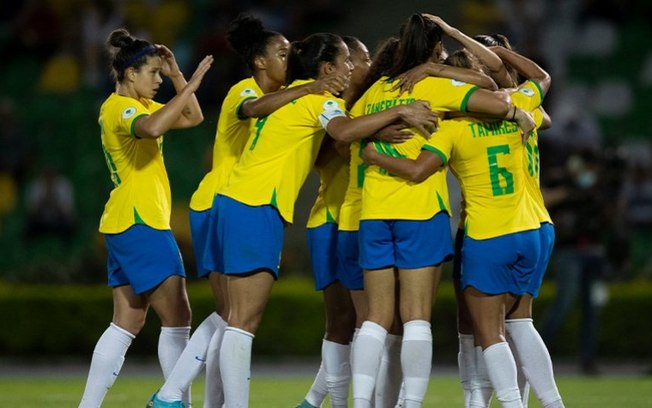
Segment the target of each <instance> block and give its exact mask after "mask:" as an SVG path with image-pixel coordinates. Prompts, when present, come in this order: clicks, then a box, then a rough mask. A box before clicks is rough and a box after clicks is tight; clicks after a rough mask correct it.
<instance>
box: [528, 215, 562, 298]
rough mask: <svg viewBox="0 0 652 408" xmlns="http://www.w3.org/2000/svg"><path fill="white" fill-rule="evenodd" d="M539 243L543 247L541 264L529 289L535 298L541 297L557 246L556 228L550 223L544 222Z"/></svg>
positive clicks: (540, 258) (540, 256)
mask: <svg viewBox="0 0 652 408" xmlns="http://www.w3.org/2000/svg"><path fill="white" fill-rule="evenodd" d="M539 243H540V245H541V251H540V252H539V262H537V269H536V271H535V272H534V275H532V278H531V279H530V284H529V285H528V288H527V293H529V294H530V295H532V297H533V298H535V299H536V298H537V297H538V296H539V289H541V283H542V282H543V277H544V275H545V274H546V269H548V263H549V262H550V256H552V248H554V246H555V226H554V225H552V224H551V223H549V222H544V223H543V224H541V228H539Z"/></svg>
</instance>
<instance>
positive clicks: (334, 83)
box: [308, 72, 350, 95]
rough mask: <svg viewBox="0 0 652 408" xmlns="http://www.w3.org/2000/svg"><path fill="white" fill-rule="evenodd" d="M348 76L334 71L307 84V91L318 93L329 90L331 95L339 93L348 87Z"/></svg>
mask: <svg viewBox="0 0 652 408" xmlns="http://www.w3.org/2000/svg"><path fill="white" fill-rule="evenodd" d="M349 82H350V78H349V77H347V76H345V75H342V74H338V73H336V72H334V73H332V74H329V75H327V76H325V77H323V78H321V79H318V80H316V81H314V82H312V83H310V84H309V85H308V93H310V94H320V93H323V92H330V93H332V94H333V95H340V94H341V93H342V92H344V90H345V89H346V88H348V87H349Z"/></svg>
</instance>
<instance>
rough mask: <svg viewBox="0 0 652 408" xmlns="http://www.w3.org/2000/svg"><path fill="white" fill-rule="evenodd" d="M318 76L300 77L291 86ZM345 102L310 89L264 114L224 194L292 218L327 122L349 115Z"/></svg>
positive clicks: (287, 220)
mask: <svg viewBox="0 0 652 408" xmlns="http://www.w3.org/2000/svg"><path fill="white" fill-rule="evenodd" d="M311 81H313V80H296V81H294V82H293V83H292V84H290V87H294V86H298V85H302V84H305V83H308V82H311ZM344 106H345V103H344V101H343V100H342V99H339V98H336V97H335V96H333V95H331V94H330V93H328V92H325V93H322V94H311V95H306V96H303V97H301V98H299V99H295V100H294V101H292V102H290V103H288V104H287V105H285V106H283V107H281V108H279V109H278V110H276V111H275V112H273V113H272V114H270V115H269V116H266V117H263V118H259V119H258V120H257V121H256V123H255V125H254V127H253V128H252V131H251V133H250V135H249V139H248V140H247V145H246V146H245V149H244V151H243V153H242V156H241V157H240V161H238V163H237V164H236V165H235V166H234V167H233V172H232V174H231V177H230V179H229V182H228V183H227V185H226V186H225V187H224V188H222V189H221V190H219V191H218V193H219V194H222V195H225V196H228V197H231V198H232V199H234V200H237V201H239V202H241V203H243V204H247V205H250V206H260V205H272V206H274V207H275V208H277V209H278V211H279V213H280V214H281V217H283V219H284V220H285V221H286V222H288V223H292V219H293V215H294V204H295V201H296V199H297V196H298V195H299V190H300V189H301V186H303V183H304V181H305V180H306V177H307V176H308V173H309V172H310V170H311V168H312V166H313V164H314V162H315V159H316V157H317V153H318V152H319V148H320V146H321V142H322V140H323V138H324V135H325V133H326V130H325V129H326V127H327V126H328V122H329V121H330V120H331V119H333V118H335V117H340V116H346V112H345V109H344Z"/></svg>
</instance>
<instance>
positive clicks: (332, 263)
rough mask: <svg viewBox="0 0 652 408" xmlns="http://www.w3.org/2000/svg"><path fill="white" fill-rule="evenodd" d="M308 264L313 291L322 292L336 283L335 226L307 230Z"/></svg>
mask: <svg viewBox="0 0 652 408" xmlns="http://www.w3.org/2000/svg"><path fill="white" fill-rule="evenodd" d="M308 249H309V250H310V264H311V266H312V274H313V276H314V277H315V290H324V289H326V287H327V286H329V285H330V284H332V283H333V282H335V281H337V280H338V278H337V224H332V223H328V224H323V225H320V226H319V227H316V228H308Z"/></svg>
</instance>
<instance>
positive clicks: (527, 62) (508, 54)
mask: <svg viewBox="0 0 652 408" xmlns="http://www.w3.org/2000/svg"><path fill="white" fill-rule="evenodd" d="M491 50H492V51H493V52H495V53H496V55H498V56H499V57H500V59H502V60H503V61H504V62H506V63H507V64H509V65H510V66H512V67H514V69H516V70H517V71H518V73H519V74H521V75H523V76H524V77H525V78H527V79H529V80H531V81H536V82H537V83H538V84H539V87H540V88H541V92H543V95H544V96H545V95H546V93H548V89H550V82H551V78H550V74H548V72H546V71H545V70H544V69H543V68H541V67H540V66H539V65H538V64H537V63H536V62H534V61H532V60H531V59H529V58H527V57H524V56H522V55H521V54H519V53H516V52H514V51H512V50H508V49H507V48H503V47H491Z"/></svg>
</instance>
